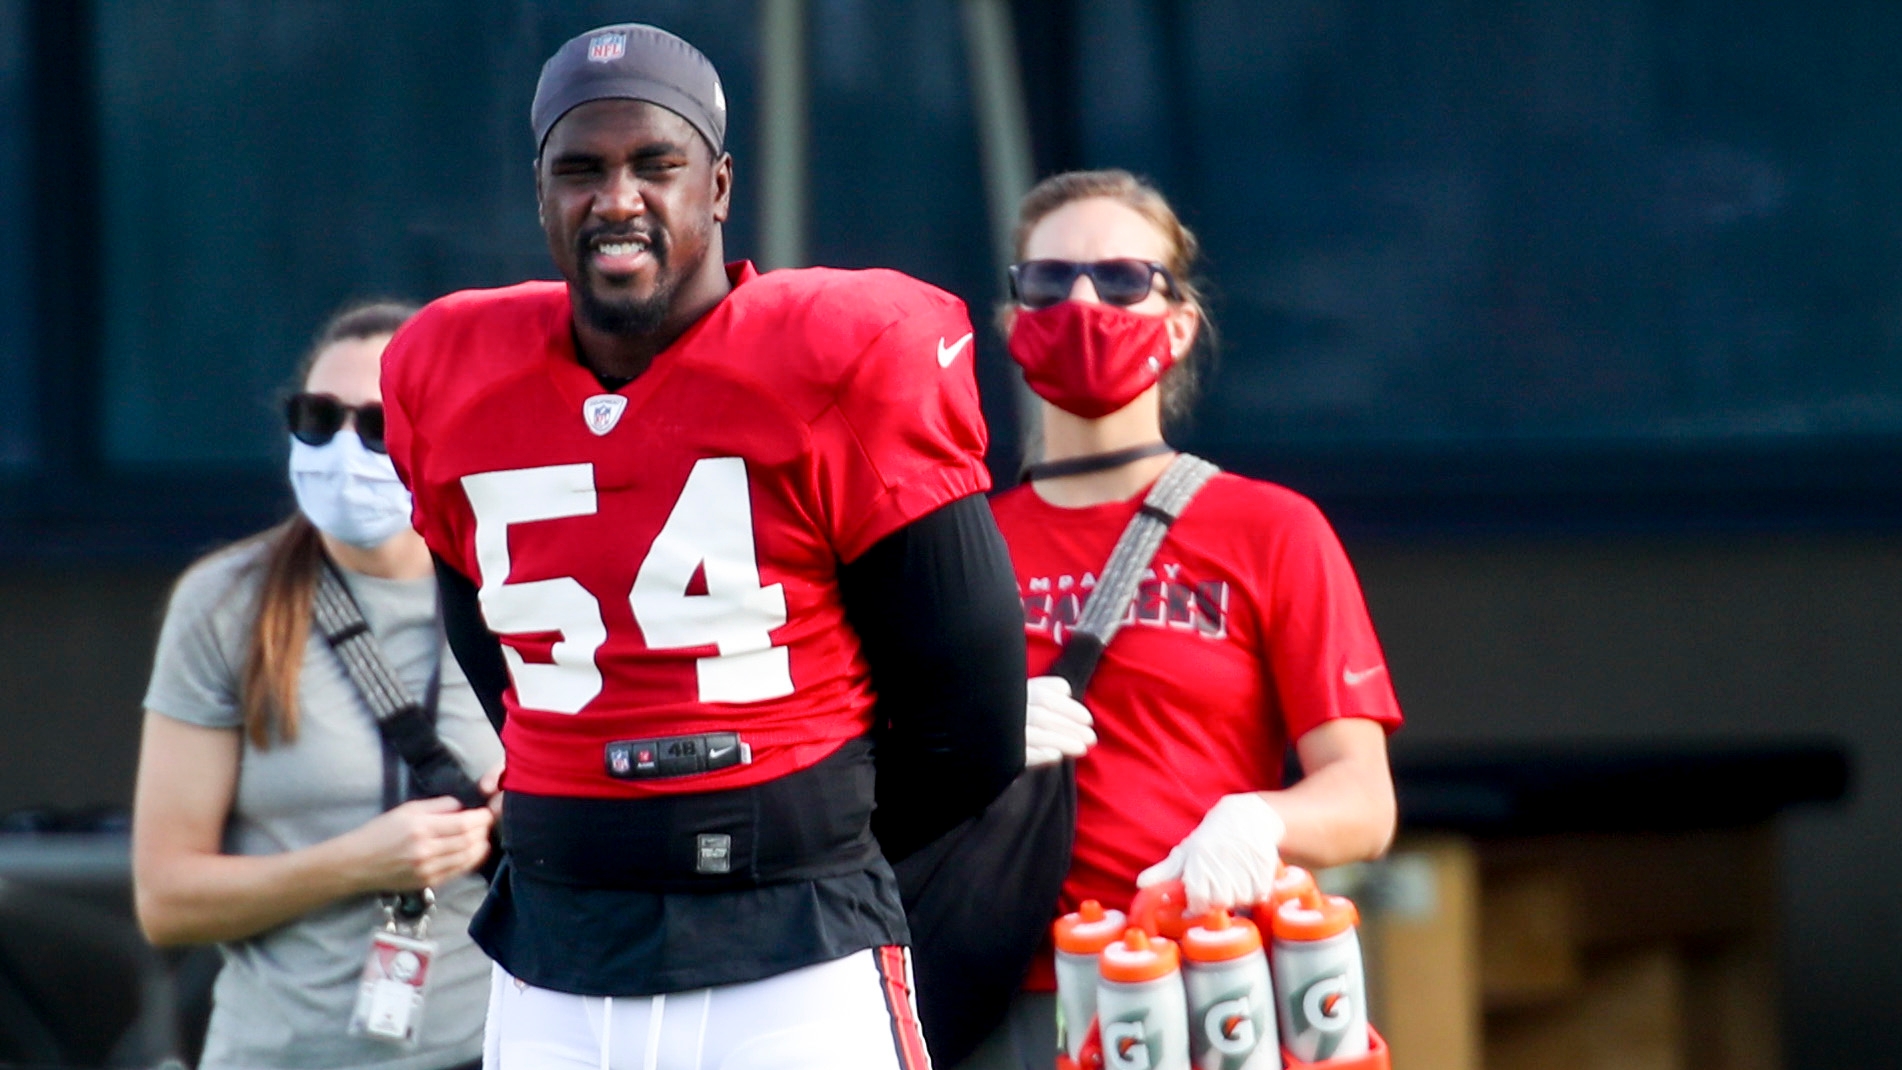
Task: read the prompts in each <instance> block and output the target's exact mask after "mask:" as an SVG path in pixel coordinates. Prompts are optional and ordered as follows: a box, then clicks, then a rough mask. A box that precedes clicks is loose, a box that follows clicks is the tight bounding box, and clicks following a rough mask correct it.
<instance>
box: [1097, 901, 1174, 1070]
mask: <svg viewBox="0 0 1902 1070" xmlns="http://www.w3.org/2000/svg"><path fill="white" fill-rule="evenodd" d="M1097 970H1098V971H1099V973H1100V975H1101V980H1100V981H1098V983H1097V988H1096V1020H1097V1025H1098V1027H1099V1028H1100V1030H1101V1032H1102V1041H1103V1067H1104V1070H1189V1011H1188V1006H1187V1002H1186V999H1185V997H1184V995H1183V991H1182V971H1181V969H1180V968H1179V966H1178V963H1177V953H1176V945H1175V944H1174V943H1173V942H1172V941H1169V940H1166V939H1163V938H1162V937H1154V938H1151V937H1150V936H1149V934H1148V933H1145V932H1143V931H1142V930H1141V929H1137V928H1131V929H1130V930H1129V931H1128V932H1126V933H1124V934H1123V938H1122V939H1121V940H1119V941H1117V942H1116V943H1113V944H1111V945H1109V946H1108V947H1106V948H1104V949H1103V954H1102V956H1101V957H1100V958H1099V959H1098V961H1097Z"/></svg>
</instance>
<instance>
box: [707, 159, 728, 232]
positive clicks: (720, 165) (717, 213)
mask: <svg viewBox="0 0 1902 1070" xmlns="http://www.w3.org/2000/svg"><path fill="white" fill-rule="evenodd" d="M711 181H712V183H713V220H714V222H716V223H724V222H726V217H727V214H728V212H729V211H730V210H731V208H732V206H733V154H732V153H730V152H723V153H721V154H720V158H719V159H717V160H715V161H713V174H712V176H711Z"/></svg>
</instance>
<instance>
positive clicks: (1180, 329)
mask: <svg viewBox="0 0 1902 1070" xmlns="http://www.w3.org/2000/svg"><path fill="white" fill-rule="evenodd" d="M1023 259H1025V260H1072V261H1076V262H1077V263H1089V262H1091V261H1095V260H1121V259H1131V260H1153V261H1155V262H1156V263H1159V264H1167V263H1168V262H1169V260H1170V259H1171V257H1170V249H1169V239H1168V238H1166V237H1164V236H1163V233H1162V231H1160V230H1157V229H1156V225H1155V224H1154V223H1151V222H1150V221H1149V220H1148V219H1146V218H1144V217H1143V215H1142V214H1141V213H1139V212H1137V211H1136V210H1135V209H1134V208H1131V207H1129V206H1128V205H1126V204H1124V203H1123V202H1121V201H1118V200H1112V199H1110V198H1108V197H1086V198H1084V199H1082V200H1077V201H1071V202H1070V203H1068V204H1066V205H1064V206H1063V207H1061V208H1058V209H1057V210H1055V211H1053V212H1051V213H1050V214H1049V215H1046V216H1044V217H1043V218H1042V219H1040V220H1038V221H1037V225H1036V226H1035V227H1032V228H1031V230H1030V233H1029V234H1028V235H1027V236H1026V237H1025V239H1024V255H1023ZM1070 300H1072V301H1082V302H1086V303H1089V304H1101V303H1102V298H1100V297H1098V296H1097V295H1096V284H1095V283H1093V282H1091V281H1090V277H1089V276H1088V275H1078V276H1077V277H1076V282H1075V283H1074V284H1072V285H1071V287H1070ZM1125 307H1127V308H1128V309H1129V310H1130V311H1131V312H1138V313H1142V314H1143V315H1147V316H1167V317H1169V345H1170V348H1171V349H1173V350H1174V351H1175V354H1176V356H1178V357H1180V356H1182V354H1184V353H1186V352H1188V350H1189V346H1190V345H1191V344H1192V343H1193V342H1194V341H1195V332H1196V328H1197V326H1198V325H1199V321H1198V318H1197V316H1196V312H1195V309H1194V307H1193V306H1190V305H1187V304H1182V303H1174V302H1171V301H1170V300H1169V298H1168V296H1167V295H1166V294H1164V293H1163V290H1162V283H1161V280H1152V288H1151V289H1150V291H1149V296H1147V297H1145V298H1143V299H1142V300H1141V301H1138V302H1136V303H1135V304H1133V305H1128V306H1125Z"/></svg>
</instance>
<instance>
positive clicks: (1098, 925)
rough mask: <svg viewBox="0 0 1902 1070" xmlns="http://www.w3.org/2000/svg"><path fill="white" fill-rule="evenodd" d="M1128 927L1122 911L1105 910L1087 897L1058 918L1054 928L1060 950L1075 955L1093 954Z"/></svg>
mask: <svg viewBox="0 0 1902 1070" xmlns="http://www.w3.org/2000/svg"><path fill="white" fill-rule="evenodd" d="M1127 928H1129V921H1128V920H1127V919H1126V918H1124V917H1123V912H1122V911H1120V910H1105V909H1103V904H1101V903H1099V902H1097V901H1096V900H1094V899H1085V900H1084V901H1083V902H1082V903H1081V904H1080V905H1079V906H1078V907H1077V908H1076V911H1075V912H1074V913H1071V914H1065V915H1064V916H1063V917H1061V918H1058V919H1057V922H1056V924H1055V925H1053V926H1052V927H1051V931H1052V934H1053V936H1054V938H1055V940H1056V944H1057V950H1058V951H1067V952H1069V953H1070V954H1072V955H1094V954H1096V953H1097V952H1099V951H1101V950H1103V949H1104V948H1105V947H1108V946H1109V945H1111V944H1113V943H1115V942H1116V938H1117V937H1119V936H1121V935H1123V930H1125V929H1127Z"/></svg>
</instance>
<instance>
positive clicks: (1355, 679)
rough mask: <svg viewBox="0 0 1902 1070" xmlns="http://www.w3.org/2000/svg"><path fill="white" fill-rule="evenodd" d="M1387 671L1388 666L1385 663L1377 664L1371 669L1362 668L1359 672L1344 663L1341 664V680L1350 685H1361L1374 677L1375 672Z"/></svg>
mask: <svg viewBox="0 0 1902 1070" xmlns="http://www.w3.org/2000/svg"><path fill="white" fill-rule="evenodd" d="M1386 671H1387V667H1386V666H1385V665H1376V666H1374V667H1373V668H1371V669H1362V670H1361V671H1359V672H1355V671H1354V670H1352V669H1350V668H1348V667H1347V666H1345V665H1343V666H1341V681H1342V682H1343V683H1345V684H1346V685H1347V686H1349V687H1359V686H1360V685H1361V684H1364V683H1366V682H1367V681H1369V680H1371V679H1373V678H1374V674H1376V673H1383V672H1386Z"/></svg>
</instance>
